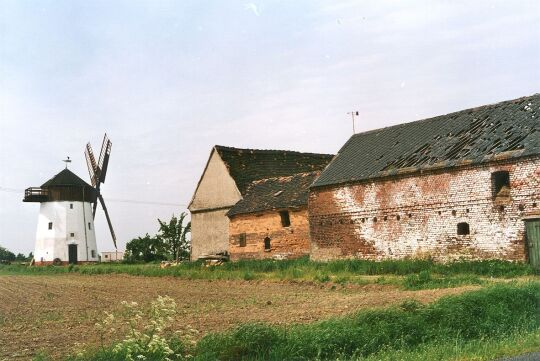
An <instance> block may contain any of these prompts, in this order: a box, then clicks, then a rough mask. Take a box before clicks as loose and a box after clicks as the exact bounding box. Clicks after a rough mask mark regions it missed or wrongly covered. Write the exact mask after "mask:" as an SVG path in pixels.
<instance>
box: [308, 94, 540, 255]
mask: <svg viewBox="0 0 540 361" xmlns="http://www.w3.org/2000/svg"><path fill="white" fill-rule="evenodd" d="M539 203H540V95H539V94H537V95H533V96H530V97H524V98H520V99H516V100H512V101H505V102H501V103H498V104H493V105H486V106H482V107H478V108H474V109H468V110H463V111H459V112H456V113H451V114H448V115H443V116H438V117H434V118H430V119H425V120H420V121H416V122H412V123H406V124H401V125H397V126H393V127H388V128H383V129H378V130H373V131H369V132H365V133H361V134H356V135H354V136H353V137H351V138H350V139H349V141H348V142H347V143H346V144H345V145H344V146H343V147H342V148H341V150H340V151H339V153H338V155H337V156H336V157H335V158H334V160H333V161H332V162H331V163H330V164H329V165H328V167H327V168H326V169H325V170H324V171H323V172H322V174H321V176H320V177H319V178H318V179H317V180H316V181H315V183H314V184H313V186H312V187H311V189H310V195H309V221H310V232H311V242H312V243H311V257H312V259H315V260H328V259H339V258H363V259H375V260H380V259H398V258H408V257H410V258H416V257H432V258H434V259H438V260H451V259H457V258H465V259H494V258H497V259H507V260H516V261H527V260H529V261H530V262H531V263H532V264H536V265H540V253H539V251H540V208H539Z"/></svg>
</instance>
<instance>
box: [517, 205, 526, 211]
mask: <svg viewBox="0 0 540 361" xmlns="http://www.w3.org/2000/svg"><path fill="white" fill-rule="evenodd" d="M518 209H519V210H520V211H521V212H523V211H524V210H525V206H524V205H523V204H520V205H519V206H518Z"/></svg>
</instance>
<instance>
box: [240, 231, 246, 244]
mask: <svg viewBox="0 0 540 361" xmlns="http://www.w3.org/2000/svg"><path fill="white" fill-rule="evenodd" d="M239 241H240V247H245V246H246V234H245V233H241V234H240V239H239Z"/></svg>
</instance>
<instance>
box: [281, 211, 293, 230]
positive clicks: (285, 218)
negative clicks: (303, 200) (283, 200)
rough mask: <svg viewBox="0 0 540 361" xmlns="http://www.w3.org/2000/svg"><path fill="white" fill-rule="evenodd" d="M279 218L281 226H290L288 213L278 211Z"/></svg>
mask: <svg viewBox="0 0 540 361" xmlns="http://www.w3.org/2000/svg"><path fill="white" fill-rule="evenodd" d="M279 216H280V217H281V226H282V227H289V226H290V225H291V219H290V217H289V211H280V212H279Z"/></svg>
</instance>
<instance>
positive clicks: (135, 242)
mask: <svg viewBox="0 0 540 361" xmlns="http://www.w3.org/2000/svg"><path fill="white" fill-rule="evenodd" d="M126 258H127V259H128V260H131V261H144V262H152V261H161V260H164V259H166V258H167V257H166V250H165V247H164V245H163V242H162V241H161V240H160V239H159V238H158V237H151V236H150V235H149V234H148V233H147V234H146V236H144V237H138V238H134V239H132V240H131V241H129V242H128V243H127V244H126Z"/></svg>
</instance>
